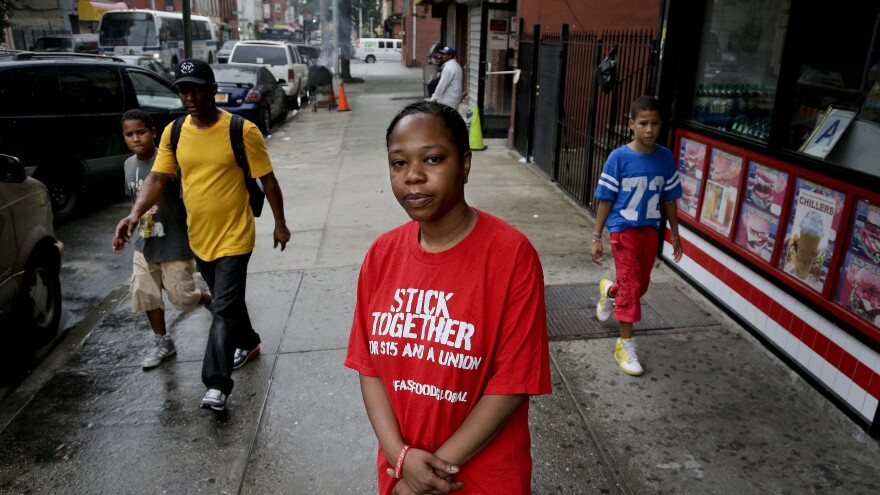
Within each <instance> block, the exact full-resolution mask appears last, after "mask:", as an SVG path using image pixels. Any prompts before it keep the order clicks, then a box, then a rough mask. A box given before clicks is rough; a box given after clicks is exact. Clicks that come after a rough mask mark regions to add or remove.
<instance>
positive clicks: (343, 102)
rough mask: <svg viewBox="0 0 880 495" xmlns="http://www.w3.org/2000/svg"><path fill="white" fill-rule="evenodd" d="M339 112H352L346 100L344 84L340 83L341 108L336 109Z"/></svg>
mask: <svg viewBox="0 0 880 495" xmlns="http://www.w3.org/2000/svg"><path fill="white" fill-rule="evenodd" d="M336 110H337V111H339V112H347V111H349V110H351V109H350V108H348V100H346V99H345V87H344V86H342V83H341V82H340V83H339V107H337V109H336Z"/></svg>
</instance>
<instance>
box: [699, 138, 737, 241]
mask: <svg viewBox="0 0 880 495" xmlns="http://www.w3.org/2000/svg"><path fill="white" fill-rule="evenodd" d="M742 166H743V159H742V157H739V156H736V155H733V154H731V153H727V152H726V151H721V150H717V149H713V150H712V161H711V164H710V166H709V181H708V182H707V183H706V192H705V194H704V195H703V209H702V211H701V212H700V223H702V224H703V225H705V226H707V227H709V228H711V229H712V230H714V231H716V232H718V233H720V234H721V235H723V236H725V237H727V236H728V235H730V230H731V227H732V224H733V217H734V211H733V210H734V208H736V199H737V195H738V193H739V183H740V178H741V177H742Z"/></svg>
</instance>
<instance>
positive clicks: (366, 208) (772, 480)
mask: <svg viewBox="0 0 880 495" xmlns="http://www.w3.org/2000/svg"><path fill="white" fill-rule="evenodd" d="M352 72H353V75H355V76H358V77H363V78H364V79H365V80H366V83H365V84H359V85H355V84H349V85H346V86H345V91H346V95H347V98H348V102H349V105H350V106H351V108H352V111H351V112H345V113H339V112H335V111H333V112H331V111H327V110H326V109H324V110H319V111H318V112H316V113H312V112H308V111H307V112H303V113H300V114H299V115H297V116H295V117H294V118H292V119H290V121H289V122H288V123H287V124H286V125H285V126H283V127H282V128H281V129H279V130H276V132H275V133H274V135H273V136H272V137H271V138H270V139H269V150H270V153H271V154H272V158H273V161H274V164H275V170H276V174H277V176H278V180H279V182H280V184H281V186H282V188H283V189H284V195H285V210H286V212H287V218H288V222H289V225H290V226H291V229H292V231H293V239H292V242H291V244H289V245H288V247H287V249H286V250H285V251H284V252H283V253H280V252H278V251H277V250H274V251H273V250H272V244H271V231H272V220H271V215H265V216H264V217H263V218H260V219H259V220H258V222H257V248H256V250H255V252H254V255H253V257H252V261H251V263H250V276H249V279H248V280H249V288H248V289H249V290H248V305H249V308H250V310H251V316H252V319H253V322H254V326H255V328H257V330H258V331H259V332H260V335H261V336H262V339H263V344H262V346H261V347H262V354H261V356H260V357H259V358H258V359H256V360H255V361H254V362H253V363H250V364H248V365H247V366H245V367H244V368H242V369H240V370H238V371H236V372H235V374H234V375H233V378H234V379H235V380H236V386H235V389H234V390H233V392H232V395H231V396H230V402H229V407H230V409H229V413H228V414H227V415H225V416H219V417H218V416H215V415H214V414H213V413H211V412H208V411H204V410H200V409H198V403H199V400H200V399H201V396H202V394H203V393H204V387H203V385H202V384H201V380H200V370H201V358H202V354H203V352H204V342H205V340H206V335H207V328H208V324H209V321H210V315H209V313H208V312H207V311H204V310H197V311H195V312H193V313H189V314H180V313H174V312H169V318H173V319H174V320H173V323H172V325H171V328H172V333H173V335H174V337H175V339H176V342H177V347H178V354H177V356H176V357H174V358H171V359H169V360H168V361H167V362H166V363H164V364H163V365H162V366H160V367H159V368H157V369H155V370H153V371H150V372H143V371H142V370H141V368H140V366H139V362H140V354H141V352H142V351H143V349H145V348H146V346H147V345H148V344H149V340H148V339H149V334H148V331H147V329H146V324H145V322H144V321H143V316H142V315H135V314H132V313H131V312H130V311H129V309H128V308H129V301H128V297H127V293H126V291H125V288H117V289H116V290H114V291H113V292H112V293H111V294H110V295H109V296H108V298H107V299H106V300H105V303H104V304H103V305H102V307H100V308H98V309H96V310H95V311H94V312H93V313H92V315H90V317H89V318H87V319H86V320H84V322H83V323H82V324H81V325H79V326H78V327H77V329H76V330H75V331H74V332H73V333H72V334H71V335H69V336H68V337H67V339H66V340H65V342H64V343H62V345H61V346H60V348H59V349H58V351H59V352H58V356H53V359H52V360H50V361H49V362H47V363H45V366H43V367H41V369H40V370H38V371H37V372H35V373H34V374H33V375H32V376H31V377H30V378H29V379H28V381H27V382H25V383H24V384H23V385H22V386H21V387H19V389H18V391H17V392H16V393H15V394H13V395H12V396H11V397H10V398H8V399H7V400H6V401H4V402H3V403H2V404H0V426H2V427H3V430H2V432H0V493H113V494H118V493H137V494H140V493H221V494H238V493H245V494H276V493H277V494H314V493H320V494H346V493H358V494H361V493H363V494H368V493H374V492H375V450H376V440H375V436H374V435H373V433H372V430H371V428H370V425H369V422H368V420H367V418H366V414H365V412H364V408H363V404H362V402H361V398H360V391H359V388H358V380H357V375H356V373H355V372H353V371H351V370H348V369H346V368H344V367H343V366H342V361H343V358H344V355H345V349H346V345H347V340H348V331H349V325H350V322H351V313H352V309H353V306H354V292H355V284H356V279H357V273H358V268H359V264H360V262H361V260H362V258H363V255H364V254H365V253H366V250H367V248H368V246H369V244H370V243H371V242H372V240H373V239H374V238H375V237H376V236H377V235H378V234H380V233H381V232H384V231H386V230H388V229H390V228H392V227H395V226H397V225H399V224H401V223H403V222H405V221H406V220H407V217H406V215H405V213H404V212H403V210H402V209H401V208H400V207H399V206H398V205H397V203H396V201H395V200H394V198H393V196H392V194H391V191H390V186H389V182H388V173H387V162H386V159H385V141H384V140H385V127H386V126H387V124H388V123H389V122H390V120H391V118H392V117H393V115H394V114H395V113H396V112H397V110H399V109H400V108H402V107H403V106H404V105H405V104H408V103H410V102H412V101H416V100H418V99H419V98H421V95H422V92H421V86H420V84H421V72H420V70H419V69H407V68H404V67H401V66H399V65H398V64H382V63H378V64H353V65H352ZM487 144H488V145H489V149H487V150H486V151H482V152H476V153H475V155H474V164H473V169H472V173H471V176H470V182H469V183H468V186H467V189H466V194H467V197H468V199H469V202H470V203H471V204H472V205H473V206H476V207H478V208H481V209H484V210H486V211H488V212H490V213H493V214H495V215H497V216H499V217H501V218H503V219H505V220H507V221H509V222H510V223H511V224H513V225H514V226H516V227H517V228H519V229H520V230H522V231H523V232H524V233H525V234H526V235H527V236H528V237H529V239H531V241H532V242H533V244H534V245H535V247H536V248H537V250H538V252H539V254H540V256H541V260H542V263H543V265H544V270H545V279H546V284H547V286H548V311H550V310H552V311H551V312H552V314H549V315H548V318H549V321H550V322H551V327H552V328H551V334H552V335H553V339H554V340H553V341H552V342H551V358H552V378H553V387H554V393H553V394H552V395H549V396H542V397H537V398H535V399H533V401H532V409H531V424H532V432H533V444H534V445H533V457H534V488H535V493H537V494H551V493H552V494H556V493H559V494H592V493H637V494H640V493H687V494H690V493H730V494H741V493H823V494H824V493H846V494H853V493H865V494H868V493H877V491H878V489H880V487H878V479H880V477H878V472H880V468H878V466H880V449H878V446H877V442H876V441H875V440H872V439H867V438H865V435H864V434H862V433H861V430H859V429H858V427H856V426H855V425H853V424H852V423H850V422H849V421H848V420H847V419H846V418H844V417H843V415H842V414H841V413H839V412H837V411H835V410H834V409H833V407H832V406H829V405H827V404H826V403H825V401H824V399H822V398H821V397H820V396H819V395H818V394H817V393H815V392H814V391H812V390H811V389H810V388H809V387H808V386H806V385H804V384H803V383H802V381H801V380H800V379H799V378H798V377H797V376H796V375H795V374H793V373H792V372H790V371H789V370H788V369H786V368H785V367H784V366H783V365H781V364H780V363H779V362H778V361H777V360H776V359H775V358H774V357H773V356H772V355H770V354H769V353H768V352H766V351H765V350H764V349H763V348H762V347H761V346H760V344H758V343H757V342H756V341H755V339H754V338H752V337H751V336H750V335H749V334H748V333H747V332H745V331H743V330H742V329H741V328H739V327H738V326H737V325H736V324H734V323H733V322H732V321H731V320H729V319H728V318H727V317H726V316H725V315H724V314H722V313H721V312H720V311H718V310H717V309H716V308H715V307H714V306H712V305H710V304H708V303H707V302H706V301H705V300H704V299H703V298H702V297H701V296H700V295H699V294H698V293H697V292H696V291H695V290H693V289H691V288H690V287H689V286H688V285H686V284H685V283H684V282H683V281H681V280H680V279H679V278H678V277H677V276H676V275H675V274H674V272H672V271H671V270H669V269H668V268H667V267H665V266H663V265H660V266H658V268H657V269H656V270H655V272H654V277H653V282H652V283H653V291H651V292H649V295H651V296H652V297H655V298H656V299H655V301H659V302H657V303H656V306H657V307H658V308H659V310H658V311H656V313H657V320H656V321H653V320H652V322H653V323H651V322H648V323H646V324H645V325H644V326H643V327H642V328H643V330H642V331H641V332H639V326H638V325H637V327H636V329H637V335H639V338H640V341H641V344H642V346H641V351H640V356H641V358H642V361H643V364H644V366H645V368H646V374H645V376H643V377H640V378H634V377H629V376H627V375H624V374H622V373H621V372H619V371H618V369H617V366H616V364H615V363H614V360H613V358H612V351H613V342H614V339H613V337H610V336H611V335H613V334H614V332H615V326H614V324H613V323H612V322H607V323H603V324H599V323H597V322H595V321H594V320H593V319H592V309H591V308H593V307H594V305H595V302H596V296H597V295H598V290H597V284H598V281H599V280H600V279H601V278H603V277H608V276H611V275H612V273H613V272H612V266H611V264H610V263H606V266H603V267H599V266H596V265H594V264H593V263H592V262H590V261H589V257H588V252H587V250H588V248H589V242H588V241H589V234H590V232H592V228H593V220H592V217H591V216H590V215H589V214H588V213H587V212H585V211H584V210H583V209H582V208H580V207H578V206H577V205H575V204H574V203H573V202H571V201H570V200H569V199H568V198H567V197H566V196H565V195H564V194H562V193H561V192H560V191H559V190H558V189H557V188H556V187H555V186H554V185H553V184H552V183H551V182H549V181H548V180H547V178H546V177H544V176H542V175H541V174H540V173H539V172H537V171H536V169H535V168H534V167H533V166H531V165H527V164H523V163H520V161H519V157H518V155H516V154H515V153H512V152H510V151H508V150H507V149H506V147H505V146H504V145H503V143H502V142H500V141H493V140H488V141H487ZM550 295H553V298H552V300H551V298H550ZM664 298H667V299H664ZM663 301H673V302H672V303H668V302H666V303H664V302H663ZM551 303H552V304H551ZM680 315H696V316H697V317H699V318H701V319H700V320H699V321H700V322H702V323H701V324H699V325H692V324H690V323H686V321H691V320H682V319H676V318H677V317H678V316H680ZM664 316H665V318H666V319H663V317H664ZM661 320H662V321H661ZM695 321H696V320H695ZM664 322H665V323H664ZM670 322H672V323H670ZM675 322H678V323H675ZM681 322H685V323H681ZM670 325H677V326H670ZM579 327H582V328H583V331H582V332H579V331H578V330H577V329H578V328H579ZM644 328H650V329H648V330H644Z"/></svg>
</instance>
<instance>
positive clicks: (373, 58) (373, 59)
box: [366, 55, 376, 64]
mask: <svg viewBox="0 0 880 495" xmlns="http://www.w3.org/2000/svg"><path fill="white" fill-rule="evenodd" d="M366 61H367V63H368V64H372V63H375V62H376V57H374V56H372V55H367V58H366Z"/></svg>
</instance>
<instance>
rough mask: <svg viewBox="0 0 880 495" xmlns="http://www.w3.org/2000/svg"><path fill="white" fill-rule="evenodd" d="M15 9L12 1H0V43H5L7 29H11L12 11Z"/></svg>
mask: <svg viewBox="0 0 880 495" xmlns="http://www.w3.org/2000/svg"><path fill="white" fill-rule="evenodd" d="M13 7H16V5H15V4H14V3H13V1H12V0H0V41H5V35H6V31H5V29H6V28H8V27H12V9H13Z"/></svg>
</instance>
